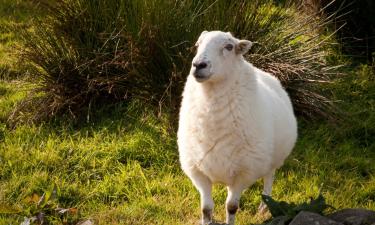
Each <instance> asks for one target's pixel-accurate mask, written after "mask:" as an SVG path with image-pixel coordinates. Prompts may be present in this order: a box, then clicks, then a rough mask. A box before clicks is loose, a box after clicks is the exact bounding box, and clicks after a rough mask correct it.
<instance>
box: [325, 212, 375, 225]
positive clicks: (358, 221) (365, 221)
mask: <svg viewBox="0 0 375 225" xmlns="http://www.w3.org/2000/svg"><path fill="white" fill-rule="evenodd" d="M327 217H328V218H330V219H332V220H335V221H337V222H340V223H343V224H345V225H371V224H375V212H374V211H371V210H367V209H343V210H340V211H338V212H335V213H332V214H330V215H328V216H327Z"/></svg>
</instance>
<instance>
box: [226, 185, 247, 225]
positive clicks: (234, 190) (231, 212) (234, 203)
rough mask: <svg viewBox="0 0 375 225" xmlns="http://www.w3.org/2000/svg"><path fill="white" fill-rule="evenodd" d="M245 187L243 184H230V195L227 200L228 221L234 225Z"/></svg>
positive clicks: (230, 224)
mask: <svg viewBox="0 0 375 225" xmlns="http://www.w3.org/2000/svg"><path fill="white" fill-rule="evenodd" d="M243 189H244V188H243V187H241V186H228V196H227V200H226V211H227V215H226V223H227V224H229V225H234V219H235V216H236V212H237V210H238V206H239V203H240V197H241V193H242V191H243Z"/></svg>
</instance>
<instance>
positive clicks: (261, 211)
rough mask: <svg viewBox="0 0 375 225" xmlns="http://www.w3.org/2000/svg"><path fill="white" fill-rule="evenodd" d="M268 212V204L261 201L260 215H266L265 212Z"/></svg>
mask: <svg viewBox="0 0 375 225" xmlns="http://www.w3.org/2000/svg"><path fill="white" fill-rule="evenodd" d="M267 212H268V207H267V205H266V204H265V203H264V202H262V203H260V205H259V207H258V214H260V215H264V214H266V213H267Z"/></svg>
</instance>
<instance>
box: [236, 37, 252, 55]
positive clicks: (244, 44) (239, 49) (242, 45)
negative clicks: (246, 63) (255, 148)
mask: <svg viewBox="0 0 375 225" xmlns="http://www.w3.org/2000/svg"><path fill="white" fill-rule="evenodd" d="M252 45H253V43H252V42H251V41H248V40H240V41H239V42H238V44H237V45H236V53H237V54H241V55H244V54H246V53H247V52H248V51H249V50H250V48H251V46H252Z"/></svg>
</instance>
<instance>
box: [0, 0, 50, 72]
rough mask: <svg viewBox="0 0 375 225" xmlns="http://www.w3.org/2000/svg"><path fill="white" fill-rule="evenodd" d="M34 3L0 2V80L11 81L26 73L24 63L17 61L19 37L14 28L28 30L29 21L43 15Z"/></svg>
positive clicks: (23, 0)
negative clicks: (13, 30)
mask: <svg viewBox="0 0 375 225" xmlns="http://www.w3.org/2000/svg"><path fill="white" fill-rule="evenodd" d="M37 6H38V4H37V3H36V2H34V3H32V2H31V1H25V0H0V78H1V79H13V78H17V77H19V76H20V75H21V74H25V73H27V69H26V68H25V67H24V62H23V61H22V60H18V59H17V55H16V52H17V51H18V49H19V46H20V36H19V35H18V34H16V33H14V32H12V31H11V30H12V29H14V27H18V28H17V29H20V28H30V27H31V20H32V19H34V18H36V17H37V16H40V15H42V14H43V12H41V11H40V10H38V8H37Z"/></svg>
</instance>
